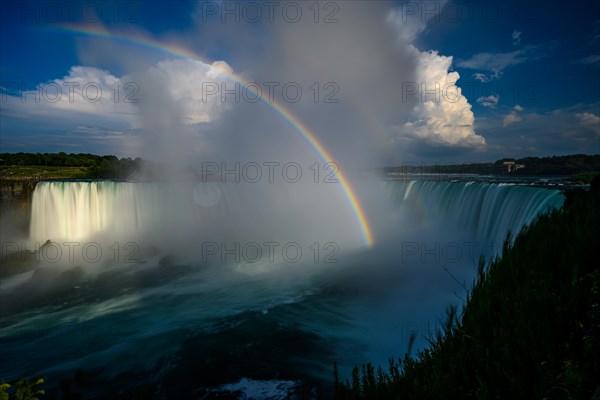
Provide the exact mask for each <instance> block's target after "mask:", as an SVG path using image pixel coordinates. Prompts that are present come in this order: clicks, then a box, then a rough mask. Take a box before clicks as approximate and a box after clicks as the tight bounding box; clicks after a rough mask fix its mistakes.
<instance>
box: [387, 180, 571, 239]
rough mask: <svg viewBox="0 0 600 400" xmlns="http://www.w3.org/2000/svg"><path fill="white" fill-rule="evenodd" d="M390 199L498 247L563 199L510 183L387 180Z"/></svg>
mask: <svg viewBox="0 0 600 400" xmlns="http://www.w3.org/2000/svg"><path fill="white" fill-rule="evenodd" d="M386 187H387V190H388V194H389V196H390V197H391V199H392V201H393V202H396V203H400V204H403V205H408V206H411V207H412V210H413V211H414V212H416V213H420V214H421V217H422V218H425V219H428V220H433V221H436V222H441V221H449V222H451V223H452V225H454V226H456V227H457V228H458V229H463V230H465V231H467V232H469V233H472V234H473V235H474V236H475V237H476V238H478V239H479V240H482V241H488V242H490V241H491V242H494V243H495V244H497V245H499V246H501V245H502V243H503V242H504V240H505V238H506V235H507V234H508V233H509V232H510V233H511V235H512V236H513V238H514V236H515V235H517V234H518V233H519V232H520V230H521V229H522V228H523V226H525V225H528V224H529V223H531V222H532V221H533V219H534V218H535V217H536V216H538V215H540V214H542V213H544V212H547V211H549V210H551V209H556V208H559V207H560V206H561V205H562V204H563V201H564V197H563V195H562V194H561V193H560V192H559V191H558V190H548V189H541V188H533V187H527V186H521V185H512V184H503V183H500V184H494V183H482V182H447V181H410V182H407V181H388V182H386Z"/></svg>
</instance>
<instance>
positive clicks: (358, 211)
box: [48, 24, 374, 247]
mask: <svg viewBox="0 0 600 400" xmlns="http://www.w3.org/2000/svg"><path fill="white" fill-rule="evenodd" d="M48 29H52V30H58V31H62V32H70V33H75V34H80V35H85V36H89V37H100V38H107V39H111V40H120V41H123V42H125V43H131V44H135V45H138V46H142V47H145V48H148V49H152V50H160V51H162V52H164V53H167V54H171V55H173V56H176V57H183V58H186V59H190V60H192V61H194V62H197V63H200V64H201V65H203V66H204V67H206V68H212V67H211V65H210V63H209V62H207V61H205V60H204V59H203V57H202V56H200V55H199V54H197V53H194V52H192V51H190V50H188V49H186V48H184V47H182V46H180V45H178V44H173V43H170V44H165V43H163V42H160V41H158V40H156V39H154V38H152V37H149V36H142V35H139V34H127V35H125V34H120V33H115V32H109V31H108V30H106V29H105V28H104V27H102V26H101V25H99V24H98V25H95V26H90V25H77V24H62V25H52V26H51V27H48ZM213 69H214V68H213ZM218 72H219V73H220V74H222V75H224V76H226V77H227V78H228V79H231V80H232V81H234V82H237V83H240V84H241V85H244V86H245V87H246V88H247V89H248V90H249V91H251V92H253V94H255V95H257V96H258V97H260V99H261V100H262V101H263V103H264V104H266V105H267V106H269V107H271V108H272V109H273V110H274V111H276V112H277V113H278V114H279V115H281V116H282V117H283V119H284V120H286V121H287V122H288V123H289V124H290V125H291V126H292V127H293V128H294V129H295V130H297V131H298V132H299V133H300V134H301V135H302V136H303V137H304V138H305V139H306V141H307V142H308V143H309V144H310V145H311V146H312V147H313V149H314V150H315V151H316V152H317V154H318V155H319V156H320V157H321V158H322V159H323V161H325V162H326V163H335V159H334V158H333V156H332V155H331V153H330V152H329V151H328V150H327V149H326V148H325V146H323V144H322V143H321V142H320V141H319V139H318V137H317V135H316V134H315V133H314V132H313V131H311V130H310V128H309V127H308V126H306V124H304V123H303V122H302V121H300V119H298V118H297V117H296V116H295V115H293V114H292V113H291V112H290V111H289V110H287V109H286V108H285V107H284V106H283V105H282V104H280V103H278V102H277V101H266V100H265V99H264V98H263V97H262V96H260V95H259V94H258V93H257V92H256V90H255V89H253V85H248V84H249V83H251V82H250V81H248V80H246V79H245V78H243V77H242V76H240V75H237V74H235V73H232V72H231V73H230V72H225V71H222V70H219V71H218ZM337 178H338V181H339V183H340V185H341V187H342V190H343V192H344V194H345V196H346V198H347V200H348V203H349V205H350V207H351V209H352V211H353V213H354V215H355V217H356V221H357V223H358V225H359V228H360V231H361V235H362V237H363V240H364V242H365V244H366V245H367V247H372V246H373V244H374V239H373V233H372V230H371V227H370V226H369V223H368V220H367V217H366V214H365V212H364V210H363V208H362V206H361V204H360V201H359V199H358V197H357V195H356V193H355V191H354V189H353V188H352V186H351V185H350V181H349V180H348V178H347V177H346V176H345V175H344V173H343V172H342V171H341V170H340V169H338V170H337Z"/></svg>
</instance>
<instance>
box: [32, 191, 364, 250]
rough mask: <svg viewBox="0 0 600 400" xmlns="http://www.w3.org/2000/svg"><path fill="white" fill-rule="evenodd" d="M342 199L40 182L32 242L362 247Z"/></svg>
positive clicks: (331, 194)
mask: <svg viewBox="0 0 600 400" xmlns="http://www.w3.org/2000/svg"><path fill="white" fill-rule="evenodd" d="M343 196H344V194H343V192H341V191H340V190H339V189H338V188H336V186H335V185H321V186H319V187H316V186H315V185H311V184H306V185H303V184H294V185H289V184H287V185H286V184H280V185H278V184H269V183H265V184H250V183H248V184H244V183H235V182H232V183H222V182H144V183H132V182H113V181H96V182H94V181H93V182H40V183H39V184H38V185H37V187H36V189H35V191H34V194H33V202H32V214H31V226H30V239H31V240H34V241H37V242H42V243H43V242H45V241H46V240H51V241H53V242H54V241H57V242H60V241H73V240H74V241H84V240H96V239H102V238H105V239H109V240H112V241H114V240H119V241H125V240H127V241H131V240H133V241H141V242H142V243H144V244H152V245H158V246H159V247H161V248H164V246H165V245H166V246H171V249H172V250H179V249H182V248H186V247H190V246H191V247H197V246H199V245H200V244H201V243H203V242H205V241H208V240H210V241H227V242H232V241H237V242H240V241H243V242H249V241H253V242H261V243H262V242H270V241H278V242H279V241H283V240H286V241H299V240H302V239H307V240H308V239H310V240H313V241H315V240H320V241H323V242H327V241H332V240H337V241H343V243H345V244H347V245H348V246H349V247H350V246H352V247H354V246H360V245H361V242H362V240H363V238H362V234H361V232H360V231H359V230H358V229H357V228H356V223H355V220H353V219H352V214H351V212H352V210H351V209H350V207H348V206H346V208H344V205H345V204H346V202H345V201H344V197H343ZM340 204H341V206H340ZM173 246H175V247H173Z"/></svg>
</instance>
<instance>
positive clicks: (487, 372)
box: [334, 179, 600, 400]
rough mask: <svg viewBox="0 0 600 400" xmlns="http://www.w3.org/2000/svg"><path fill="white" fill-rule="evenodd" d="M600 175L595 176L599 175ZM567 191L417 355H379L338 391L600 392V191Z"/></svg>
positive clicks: (447, 395) (421, 395)
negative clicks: (381, 359) (376, 363)
mask: <svg viewBox="0 0 600 400" xmlns="http://www.w3.org/2000/svg"><path fill="white" fill-rule="evenodd" d="M597 182H598V179H596V183H597ZM598 189H599V188H598V186H597V185H593V186H592V190H593V191H595V193H594V192H590V193H587V192H583V191H576V192H570V193H567V200H566V202H565V205H564V206H563V209H562V210H560V211H555V212H553V213H551V214H549V215H545V216H542V217H540V218H539V219H538V220H537V221H536V222H535V223H534V224H532V225H531V226H530V227H528V228H525V229H524V230H523V231H522V232H521V234H520V235H519V236H518V237H517V238H516V240H515V241H514V244H512V245H511V244H510V241H509V240H507V241H506V243H505V248H504V252H503V255H502V257H501V258H500V259H497V260H495V261H494V262H492V263H491V265H489V266H484V265H483V263H481V264H480V266H479V270H478V277H477V280H476V282H475V284H474V286H473V288H472V289H471V290H470V292H469V296H468V299H467V303H466V305H465V306H464V308H463V309H462V310H458V309H457V308H456V307H449V309H448V312H447V318H446V323H445V326H444V329H443V330H442V331H440V332H438V333H437V335H436V337H434V338H431V339H430V347H429V348H428V349H427V350H425V351H422V352H420V353H419V354H418V355H417V357H416V358H410V357H408V356H407V355H405V357H404V358H403V359H402V358H401V359H398V360H394V359H391V360H390V363H389V365H388V366H387V368H385V369H382V368H381V367H378V368H374V367H373V366H372V365H370V364H366V365H363V366H362V367H361V368H358V367H356V368H355V369H354V372H353V375H352V379H351V381H345V382H340V380H339V378H338V376H337V368H334V385H335V397H336V399H353V400H358V399H498V398H500V399H516V398H527V399H534V398H537V399H543V398H545V399H584V398H588V399H589V398H590V397H592V394H593V393H594V392H600V386H599V385H600V267H599V264H600V257H599V256H598V252H597V248H598V243H600V194H599V193H598Z"/></svg>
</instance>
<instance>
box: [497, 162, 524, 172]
mask: <svg viewBox="0 0 600 400" xmlns="http://www.w3.org/2000/svg"><path fill="white" fill-rule="evenodd" d="M502 165H504V166H505V167H506V172H508V173H511V172H515V171H517V170H519V169H521V168H525V164H517V163H516V162H515V161H514V160H513V161H504V162H503V163H502Z"/></svg>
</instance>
